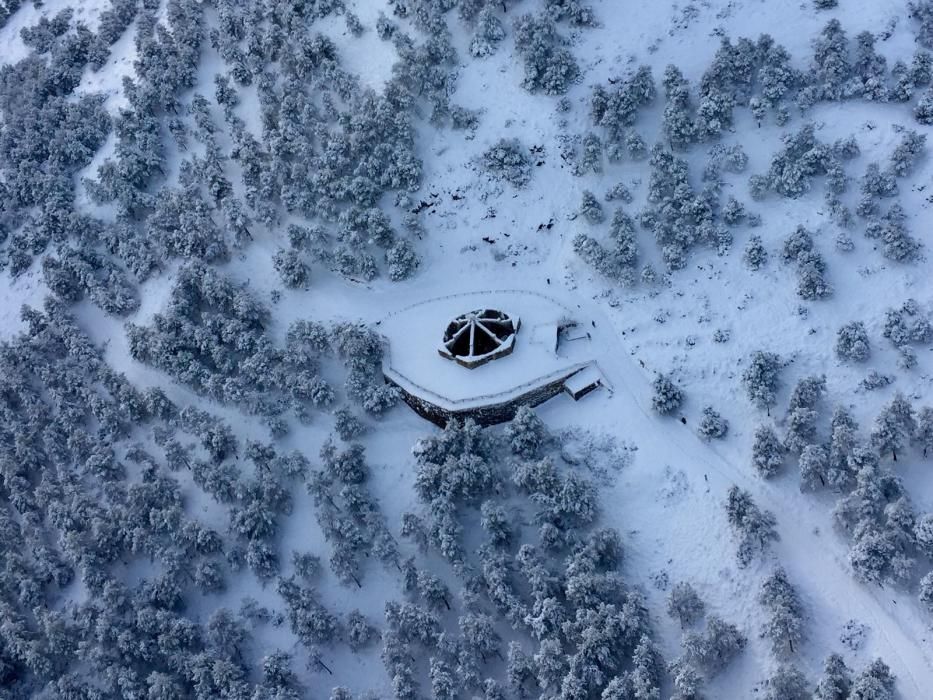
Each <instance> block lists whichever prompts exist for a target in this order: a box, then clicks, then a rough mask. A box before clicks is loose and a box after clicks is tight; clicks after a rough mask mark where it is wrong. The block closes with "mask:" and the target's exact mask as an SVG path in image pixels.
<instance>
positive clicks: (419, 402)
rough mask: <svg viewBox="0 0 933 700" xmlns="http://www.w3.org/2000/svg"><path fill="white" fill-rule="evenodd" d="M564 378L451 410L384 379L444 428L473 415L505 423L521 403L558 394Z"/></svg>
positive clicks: (488, 421) (531, 403)
mask: <svg viewBox="0 0 933 700" xmlns="http://www.w3.org/2000/svg"><path fill="white" fill-rule="evenodd" d="M566 380H567V377H566V376H561V377H560V378H559V379H555V380H553V381H551V382H549V383H547V384H544V385H542V386H539V387H535V388H534V389H531V390H529V391H527V392H525V393H524V394H521V395H519V396H516V397H515V398H513V399H510V400H509V401H504V402H502V403H496V404H489V405H486V406H480V407H477V408H467V409H463V410H455V411H450V410H447V409H445V408H442V407H441V406H438V405H437V404H434V403H431V402H430V401H427V400H425V399H423V398H421V397H420V396H415V395H414V394H412V393H410V392H408V391H406V390H405V388H404V387H402V386H400V385H398V384H396V383H395V382H393V381H392V380H391V379H389V378H388V377H386V383H387V384H391V385H392V386H395V387H397V388H398V390H399V392H400V393H401V396H402V400H403V401H404V402H405V403H407V404H408V405H409V406H411V408H412V410H413V411H415V413H417V414H418V415H420V416H421V417H422V418H425V419H427V420H429V421H431V422H432V423H434V424H435V425H438V426H440V427H441V428H443V427H444V426H446V425H447V423H448V422H449V421H450V419H451V418H459V419H461V420H463V419H466V418H472V419H473V420H474V421H476V423H478V424H479V425H482V426H486V425H496V424H497V423H505V422H506V421H510V420H512V418H513V417H514V416H515V413H516V412H517V411H518V409H519V408H520V407H522V406H525V405H528V406H537V405H538V404H541V403H544V402H545V401H547V400H548V399H550V398H553V397H554V396H557V395H558V394H559V393H560V392H561V391H563V389H564V382H565V381H566Z"/></svg>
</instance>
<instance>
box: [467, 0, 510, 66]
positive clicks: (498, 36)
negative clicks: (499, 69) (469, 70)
mask: <svg viewBox="0 0 933 700" xmlns="http://www.w3.org/2000/svg"><path fill="white" fill-rule="evenodd" d="M504 38H505V27H503V26H502V22H501V21H500V20H499V18H498V17H497V16H496V12H495V10H494V9H493V7H492V6H491V5H485V6H484V7H483V9H482V10H480V12H479V15H477V17H476V29H475V31H474V33H473V39H472V40H471V41H470V55H472V56H474V57H476V58H485V57H487V56H491V55H492V54H494V53H495V52H496V49H497V48H498V47H499V42H501V41H502V40H503V39H504Z"/></svg>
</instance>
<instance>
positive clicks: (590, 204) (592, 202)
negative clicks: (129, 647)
mask: <svg viewBox="0 0 933 700" xmlns="http://www.w3.org/2000/svg"><path fill="white" fill-rule="evenodd" d="M580 216H582V217H583V218H584V219H586V220H587V221H588V222H589V223H591V224H598V223H600V222H601V221H602V220H603V219H605V218H606V215H605V214H604V213H603V206H602V204H600V203H599V200H598V199H596V195H594V194H593V193H592V192H590V191H589V190H583V200H582V201H581V203H580Z"/></svg>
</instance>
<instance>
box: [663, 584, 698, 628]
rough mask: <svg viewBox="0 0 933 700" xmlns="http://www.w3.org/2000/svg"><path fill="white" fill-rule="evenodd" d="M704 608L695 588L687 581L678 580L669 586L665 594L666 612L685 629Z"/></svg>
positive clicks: (695, 619)
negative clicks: (668, 591) (669, 588)
mask: <svg viewBox="0 0 933 700" xmlns="http://www.w3.org/2000/svg"><path fill="white" fill-rule="evenodd" d="M705 610H706V606H705V605H704V604H703V601H702V600H701V598H700V596H699V595H698V594H697V592H696V589H694V587H693V586H691V585H690V583H689V582H687V581H680V582H679V583H676V584H674V586H673V587H671V590H670V593H668V595H667V614H668V615H670V616H671V617H672V618H674V619H675V620H677V621H678V622H679V623H680V626H681V628H684V629H686V628H687V627H691V626H692V625H694V624H695V623H696V622H697V621H698V620H700V618H702V617H703V614H704V612H705Z"/></svg>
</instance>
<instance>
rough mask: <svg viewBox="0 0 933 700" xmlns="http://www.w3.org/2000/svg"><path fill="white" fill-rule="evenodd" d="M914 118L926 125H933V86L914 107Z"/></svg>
mask: <svg viewBox="0 0 933 700" xmlns="http://www.w3.org/2000/svg"><path fill="white" fill-rule="evenodd" d="M914 118H915V119H916V120H917V122H918V123H920V124H923V125H924V126H933V88H930V89H929V90H927V91H926V92H925V93H923V97H921V98H920V100H919V101H918V102H917V105H916V106H915V107H914Z"/></svg>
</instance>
